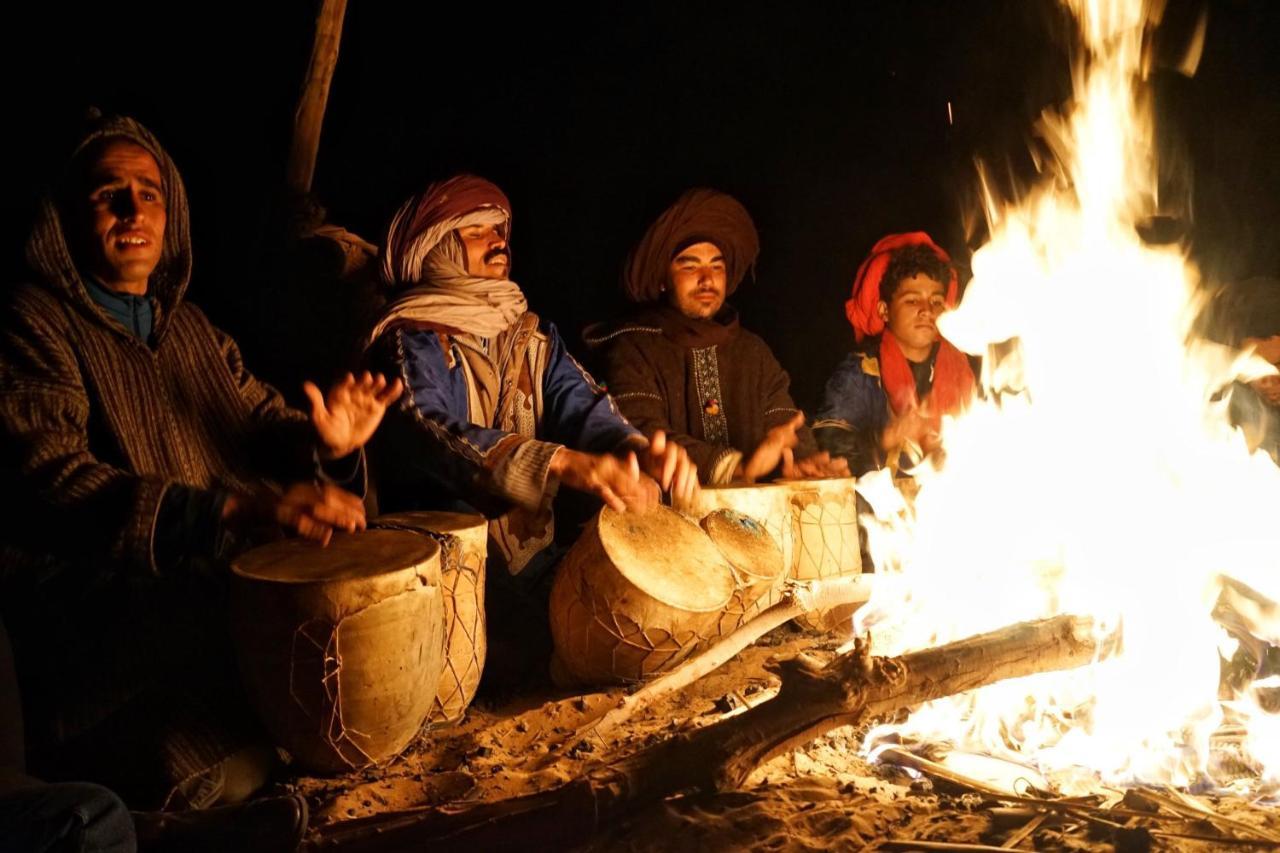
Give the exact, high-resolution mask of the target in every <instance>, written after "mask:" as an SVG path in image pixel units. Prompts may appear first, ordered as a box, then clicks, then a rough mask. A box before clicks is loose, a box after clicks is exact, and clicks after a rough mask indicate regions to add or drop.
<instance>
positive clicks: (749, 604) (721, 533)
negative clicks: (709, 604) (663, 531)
mask: <svg viewBox="0 0 1280 853" xmlns="http://www.w3.org/2000/svg"><path fill="white" fill-rule="evenodd" d="M700 524H701V527H702V529H703V530H705V531H706V532H707V536H709V537H710V538H711V541H712V542H714V543H715V545H716V547H717V548H719V549H720V553H721V554H723V555H724V558H725V559H726V560H727V561H728V562H729V566H730V568H732V569H733V579H734V584H735V588H734V591H733V597H732V598H730V600H729V604H728V605H727V606H726V607H725V611H724V614H723V615H722V616H721V618H720V622H719V624H718V625H717V630H716V633H717V634H718V635H724V634H728V633H729V632H730V631H733V630H734V629H735V628H737V627H738V626H739V625H741V624H743V623H744V622H747V621H748V620H750V619H751V618H752V617H753V616H755V615H756V614H757V613H759V612H760V611H761V610H762V609H764V608H765V607H766V606H768V604H769V603H771V596H772V593H774V592H775V591H776V590H777V589H778V587H779V585H780V584H781V583H782V581H783V580H784V579H785V578H786V566H785V565H784V563H783V560H782V549H781V548H779V547H778V543H777V542H776V541H774V538H773V537H772V536H770V535H769V532H768V531H767V530H765V528H764V525H762V524H761V523H760V522H758V521H756V520H755V519H754V518H752V517H750V516H748V515H743V514H742V513H740V512H738V511H737V510H732V509H718V510H716V511H714V512H711V513H708V514H707V516H706V517H705V518H703V519H702V521H701V522H700Z"/></svg>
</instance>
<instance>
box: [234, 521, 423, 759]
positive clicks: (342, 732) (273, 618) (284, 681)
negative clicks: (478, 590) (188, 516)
mask: <svg viewBox="0 0 1280 853" xmlns="http://www.w3.org/2000/svg"><path fill="white" fill-rule="evenodd" d="M231 570H232V590H231V617H232V633H233V636H234V640H235V644H236V651H237V653H238V654H237V656H238V658H239V661H240V669H241V672H242V673H243V675H244V679H245V685H246V688H247V691H248V694H249V698H250V701H251V702H252V703H253V705H254V707H255V708H256V709H257V711H258V714H259V715H260V717H261V718H262V720H263V722H264V723H265V724H266V726H267V729H268V730H269V731H270V732H271V733H272V734H273V735H274V736H275V738H276V741H277V742H278V743H279V744H280V745H281V746H283V747H284V748H285V749H287V750H288V751H289V752H291V753H292V754H293V755H294V756H295V757H296V758H297V760H298V762H299V763H300V764H302V765H304V766H305V767H307V768H308V769H310V770H313V771H318V772H322V773H329V772H337V773H341V772H346V771H349V770H353V769H359V768H363V767H368V766H370V765H374V764H380V763H382V762H385V761H388V760H390V759H391V758H394V757H395V756H396V755H398V754H399V753H400V752H401V750H403V749H404V748H405V747H406V746H407V745H408V744H409V742H410V741H411V740H413V738H414V737H415V736H416V735H417V734H418V732H419V731H420V730H421V728H422V724H423V722H424V721H425V720H426V718H427V715H428V714H429V713H430V712H431V708H432V703H433V702H434V701H435V697H436V685H437V684H438V683H439V680H440V670H441V667H442V666H443V659H444V602H443V598H444V596H443V594H442V592H441V589H440V546H439V545H437V544H436V543H435V542H433V541H432V540H431V539H429V538H427V537H425V536H420V535H416V534H413V533H408V532H405V531H400V530H370V531H366V532H363V533H357V534H345V533H335V534H334V535H333V540H332V541H331V542H330V543H329V545H328V547H324V548H322V547H320V546H319V545H317V544H315V543H314V542H308V541H305V540H301V539H290V540H286V541H282V542H274V543H272V544H270V545H265V546H263V547H261V548H256V549H254V550H252V551H250V552H248V553H246V554H244V555H243V556H242V557H240V558H239V559H238V560H236V561H235V562H234V563H233V564H232V567H231Z"/></svg>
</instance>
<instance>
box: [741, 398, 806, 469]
mask: <svg viewBox="0 0 1280 853" xmlns="http://www.w3.org/2000/svg"><path fill="white" fill-rule="evenodd" d="M802 426H804V412H796V415H795V417H793V418H792V419H791V420H789V421H787V422H786V423H785V424H780V425H778V426H776V427H774V428H773V429H771V430H769V431H768V432H766V433H765V435H764V439H763V440H762V441H761V442H760V444H759V445H757V446H756V449H755V450H753V451H752V452H751V456H749V457H748V458H747V459H746V460H744V461H743V462H741V463H739V465H738V470H737V471H735V472H734V479H742V480H746V481H747V482H748V483H754V482H755V481H756V480H758V479H760V478H761V477H763V476H764V475H765V474H768V473H769V472H770V471H772V470H773V469H774V468H777V467H778V463H780V462H782V461H783V452H784V451H789V450H791V448H793V447H795V446H796V444H797V443H798V442H799V441H800V439H799V438H798V437H797V436H796V430H798V429H800V427H802Z"/></svg>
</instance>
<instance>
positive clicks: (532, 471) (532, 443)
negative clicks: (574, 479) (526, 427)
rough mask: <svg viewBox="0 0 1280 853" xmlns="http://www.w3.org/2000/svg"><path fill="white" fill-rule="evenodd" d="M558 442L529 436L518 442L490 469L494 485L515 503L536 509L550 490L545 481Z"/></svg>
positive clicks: (552, 492)
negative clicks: (515, 446)
mask: <svg viewBox="0 0 1280 853" xmlns="http://www.w3.org/2000/svg"><path fill="white" fill-rule="evenodd" d="M561 446H562V445H559V444H554V443H552V442H549V441H536V440H533V439H530V440H528V441H524V442H521V444H520V446H519V447H517V448H516V449H515V450H513V451H512V452H511V453H510V454H509V455H508V456H507V458H506V459H504V460H502V463H501V464H499V465H498V467H497V469H495V470H494V472H493V481H494V486H495V488H496V489H497V490H498V492H499V493H500V494H502V495H503V496H504V497H506V498H507V499H508V500H510V501H511V502H512V503H515V504H517V505H518V506H521V507H524V508H525V509H529V510H538V509H540V508H541V507H542V506H543V504H545V503H546V501H547V500H548V499H549V498H550V497H551V496H552V495H553V494H554V489H553V488H552V487H553V486H554V485H555V484H554V483H549V482H548V480H549V479H550V478H549V476H548V475H549V473H550V470H551V457H553V456H555V455H556V451H557V450H559V449H560V448H561Z"/></svg>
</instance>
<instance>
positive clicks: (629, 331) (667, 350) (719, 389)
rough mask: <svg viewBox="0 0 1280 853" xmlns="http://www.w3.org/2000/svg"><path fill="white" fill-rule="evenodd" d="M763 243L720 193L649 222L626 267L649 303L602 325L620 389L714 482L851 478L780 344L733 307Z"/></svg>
mask: <svg viewBox="0 0 1280 853" xmlns="http://www.w3.org/2000/svg"><path fill="white" fill-rule="evenodd" d="M759 250H760V244H759V237H758V236H757V234H756V229H755V225H754V224H753V223H752V221H751V216H750V215H749V214H748V213H747V211H746V209H745V208H743V206H742V205H741V204H739V203H738V201H737V200H735V199H734V198H732V197H730V196H728V195H725V194H724V193H721V192H716V191H715V190H710V189H693V190H689V191H688V192H686V193H685V194H684V195H682V196H681V197H680V198H679V199H678V200H677V201H676V203H675V204H673V205H672V206H671V207H670V208H668V209H667V210H666V212H664V213H663V214H662V215H661V216H659V217H658V219H657V220H656V221H655V222H654V223H653V224H652V225H651V226H649V230H648V231H647V232H645V235H644V237H643V238H642V239H641V240H640V242H639V244H638V245H637V246H636V247H635V248H634V249H633V250H632V252H631V255H630V257H629V258H628V259H627V263H626V267H625V269H624V270H623V280H622V284H623V289H624V291H625V292H626V296H627V298H628V299H629V300H630V301H632V302H635V303H638V304H639V306H640V307H639V308H638V309H637V310H636V311H635V313H634V314H632V315H631V317H629V318H628V319H627V320H626V321H625V322H623V323H621V324H616V325H609V326H606V325H603V324H598V325H596V326H593V327H591V328H590V329H588V330H587V332H586V335H585V337H586V341H587V344H588V345H590V346H592V347H598V348H600V349H601V350H602V358H603V365H604V371H605V377H606V379H607V381H608V385H609V392H610V394H611V395H612V396H613V399H614V400H616V401H617V404H618V407H619V408H620V409H621V410H622V413H623V414H624V415H626V416H627V418H628V420H630V421H631V422H632V423H633V424H635V425H636V426H637V427H639V428H640V429H641V430H644V431H645V432H649V431H651V430H663V431H665V432H666V433H667V434H668V435H669V436H670V438H672V439H673V440H675V441H677V442H679V443H680V444H682V445H684V447H685V449H686V450H688V452H689V456H690V457H691V458H692V459H693V461H694V462H695V463H696V464H697V466H698V473H699V476H700V478H701V480H702V482H703V483H709V484H721V483H728V482H732V481H735V480H737V481H746V482H752V481H754V480H756V479H759V478H760V477H764V476H766V475H768V474H770V473H773V472H776V473H779V474H781V475H782V476H785V477H793V478H794V477H830V476H845V475H847V473H848V470H847V468H846V467H845V466H844V464H843V462H836V463H832V461H831V460H830V458H829V457H828V456H827V455H826V454H825V453H818V452H817V446H816V444H815V443H814V441H813V436H812V434H811V433H810V431H809V429H808V427H806V426H805V425H804V414H803V413H802V412H801V411H800V410H799V409H798V408H796V405H795V403H794V402H793V401H792V400H791V395H790V392H789V390H788V389H789V385H790V380H789V379H788V377H787V374H786V371H784V370H783V369H782V367H781V365H779V364H778V361H777V359H775V358H774V357H773V353H772V352H770V351H769V347H768V346H767V345H766V344H765V342H764V341H763V340H761V339H760V338H759V337H757V336H756V335H754V334H752V333H751V332H748V331H747V330H746V329H743V328H742V327H741V326H740V325H739V324H738V312H737V311H736V310H734V308H733V307H732V306H730V305H727V304H725V297H726V296H727V295H728V294H731V293H733V292H734V290H735V289H736V288H737V286H738V283H739V282H740V281H742V278H743V276H744V275H745V274H746V272H747V270H749V269H751V268H752V267H753V266H754V265H755V260H756V255H757V254H758V253H759Z"/></svg>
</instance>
